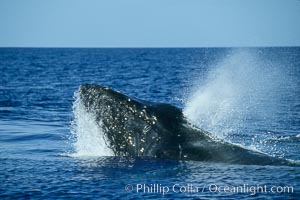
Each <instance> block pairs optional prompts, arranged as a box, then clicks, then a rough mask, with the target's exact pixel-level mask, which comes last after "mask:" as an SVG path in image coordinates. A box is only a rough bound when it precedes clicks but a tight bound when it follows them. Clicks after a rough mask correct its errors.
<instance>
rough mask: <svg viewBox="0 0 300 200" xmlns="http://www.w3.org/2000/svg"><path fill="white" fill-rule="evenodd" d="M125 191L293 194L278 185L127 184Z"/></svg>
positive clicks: (291, 187) (290, 188)
mask: <svg viewBox="0 0 300 200" xmlns="http://www.w3.org/2000/svg"><path fill="white" fill-rule="evenodd" d="M125 191H127V192H135V193H152V194H153V193H157V194H162V195H165V194H168V193H205V192H209V193H245V194H250V195H256V194H258V193H264V194H268V193H270V194H272V193H273V194H275V193H277V194H279V193H294V187H293V186H279V185H260V184H256V185H248V184H243V185H238V186H233V185H221V184H191V183H188V184H179V183H175V184H170V185H164V184H159V183H153V184H145V183H141V184H139V183H138V184H127V185H126V186H125Z"/></svg>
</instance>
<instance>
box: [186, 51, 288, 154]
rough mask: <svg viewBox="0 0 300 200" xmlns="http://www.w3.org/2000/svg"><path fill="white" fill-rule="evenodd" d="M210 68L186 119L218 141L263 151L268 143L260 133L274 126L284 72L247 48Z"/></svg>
mask: <svg viewBox="0 0 300 200" xmlns="http://www.w3.org/2000/svg"><path fill="white" fill-rule="evenodd" d="M210 68H211V70H210V71H209V72H208V75H207V78H206V79H205V80H204V84H203V80H200V81H196V82H195V87H194V89H193V91H192V95H190V97H189V98H188V100H187V102H186V105H185V108H184V111H183V112H184V114H185V116H186V117H187V118H188V119H189V120H190V121H191V122H192V123H194V124H196V125H197V126H198V127H201V128H203V129H204V130H207V131H209V132H211V133H212V134H213V136H214V137H216V138H222V139H226V140H228V141H231V142H238V143H241V144H242V145H245V146H248V147H250V148H252V149H256V150H262V149H264V148H265V143H267V142H265V141H266V140H264V139H262V138H261V135H259V134H258V130H266V129H265V127H266V124H267V125H268V126H270V127H272V126H275V124H274V123H275V122H276V119H275V118H276V112H278V102H280V99H281V92H280V89H281V88H282V87H281V85H282V84H283V83H284V81H285V78H284V76H283V73H282V72H281V71H280V70H279V68H278V67H277V66H276V64H275V63H273V62H269V61H268V60H267V59H262V58H261V56H260V54H259V53H257V52H254V51H250V50H247V49H239V50H236V51H233V52H231V53H230V54H229V55H227V56H226V57H225V59H224V60H223V61H222V62H220V63H219V64H217V65H216V66H213V67H210ZM199 82H200V84H199ZM246 136H247V137H246ZM249 136H250V138H249ZM237 138H238V140H237ZM274 146H276V144H275V145H272V147H271V148H272V150H274Z"/></svg>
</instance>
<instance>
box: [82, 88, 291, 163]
mask: <svg viewBox="0 0 300 200" xmlns="http://www.w3.org/2000/svg"><path fill="white" fill-rule="evenodd" d="M77 92H78V94H79V98H80V101H81V102H82V104H83V105H84V108H85V110H86V112H89V113H93V114H94V116H95V120H96V122H97V125H98V126H100V127H101V130H102V131H103V133H102V134H104V139H105V143H106V145H107V146H108V147H109V148H110V149H112V151H113V153H114V154H115V156H124V157H134V158H162V159H176V160H196V161H212V162H223V163H237V164H260V165H266V164H267V165H268V164H269V165H286V164H290V163H289V161H288V160H285V159H280V158H276V157H271V156H269V155H267V154H264V153H261V152H257V151H253V150H250V149H246V148H244V147H242V146H239V145H236V144H232V143H229V142H226V141H223V140H216V139H214V138H213V137H211V134H209V133H208V132H206V131H204V130H202V129H200V128H198V127H195V126H194V125H192V124H191V123H189V121H188V120H187V119H186V118H185V116H184V115H183V113H182V111H181V109H180V108H177V107H175V106H173V105H170V104H165V103H154V102H150V101H145V100H140V99H137V98H132V97H129V96H126V95H125V94H122V93H121V92H118V91H115V90H113V89H111V88H109V87H107V86H100V85H96V84H84V85H81V86H80V87H79V89H78V91H77ZM99 134H100V133H99Z"/></svg>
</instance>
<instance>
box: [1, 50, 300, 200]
mask: <svg viewBox="0 0 300 200" xmlns="http://www.w3.org/2000/svg"><path fill="white" fill-rule="evenodd" d="M0 72H1V76H0V199H18V198H20V199H65V198H76V199H82V198H85V199H148V198H149V199H151V198H152V199H159V198H163V199H176V198H190V199H219V198H220V199H238V198H241V199H245V198H246V199H299V198H300V162H299V161H300V48H298V47H293V48H170V49H169V48H153V49H152V48H104V49H98V48H57V49H56V48H0ZM86 83H93V84H98V85H106V86H109V87H111V88H113V89H115V90H118V91H120V92H122V93H123V94H126V95H128V96H129V97H134V98H138V99H142V100H147V101H152V102H161V103H168V104H171V105H174V106H177V107H179V108H180V109H182V111H183V113H184V115H185V117H186V118H187V119H188V120H189V121H190V122H191V123H192V124H194V125H196V126H197V127H199V128H201V129H204V130H206V131H208V132H209V134H210V135H211V137H212V138H214V139H215V140H222V141H226V142H229V143H232V144H234V145H238V146H240V147H242V148H245V149H248V150H250V151H253V152H259V153H263V154H265V155H267V156H270V157H275V158H280V159H282V160H285V161H288V162H289V163H290V164H282V165H276V166H275V165H264V164H261V163H259V162H257V163H256V162H255V161H254V163H255V164H251V165H250V164H249V165H244V164H239V163H230V164H228V163H226V162H225V161H224V162H213V161H193V160H187V161H180V160H170V159H150V158H149V159H145V158H143V159H142V158H127V157H114V156H113V154H112V153H111V152H110V151H109V147H107V146H105V145H106V144H105V143H103V138H102V137H103V136H102V135H101V130H100V129H99V127H97V125H95V123H93V120H94V119H92V118H91V116H88V115H86V113H84V112H83V111H82V110H80V108H78V105H77V104H76V91H77V90H78V88H79V87H80V85H82V84H86ZM223 153H224V152H223ZM245 159H247V158H245Z"/></svg>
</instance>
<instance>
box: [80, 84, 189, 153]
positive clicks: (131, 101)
mask: <svg viewBox="0 0 300 200" xmlns="http://www.w3.org/2000/svg"><path fill="white" fill-rule="evenodd" d="M79 94H80V99H81V101H82V102H83V105H84V107H85V109H86V111H87V112H90V113H93V114H94V116H95V118H96V122H97V124H98V125H99V126H101V129H102V130H103V132H104V135H105V138H106V143H107V145H108V147H109V148H111V149H112V150H113V152H114V154H115V155H117V156H132V157H168V158H169V157H170V158H172V157H178V156H179V155H180V151H181V149H180V143H182V142H183V138H184V137H182V133H180V130H181V128H180V127H179V124H181V121H183V120H184V118H183V115H182V112H181V110H180V109H178V108H176V107H174V106H171V105H168V104H157V103H152V102H147V101H142V100H138V99H135V98H130V97H128V96H126V95H124V94H122V93H120V92H118V91H115V90H113V89H111V88H109V87H106V86H99V85H95V84H84V85H81V86H80V88H79Z"/></svg>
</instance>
